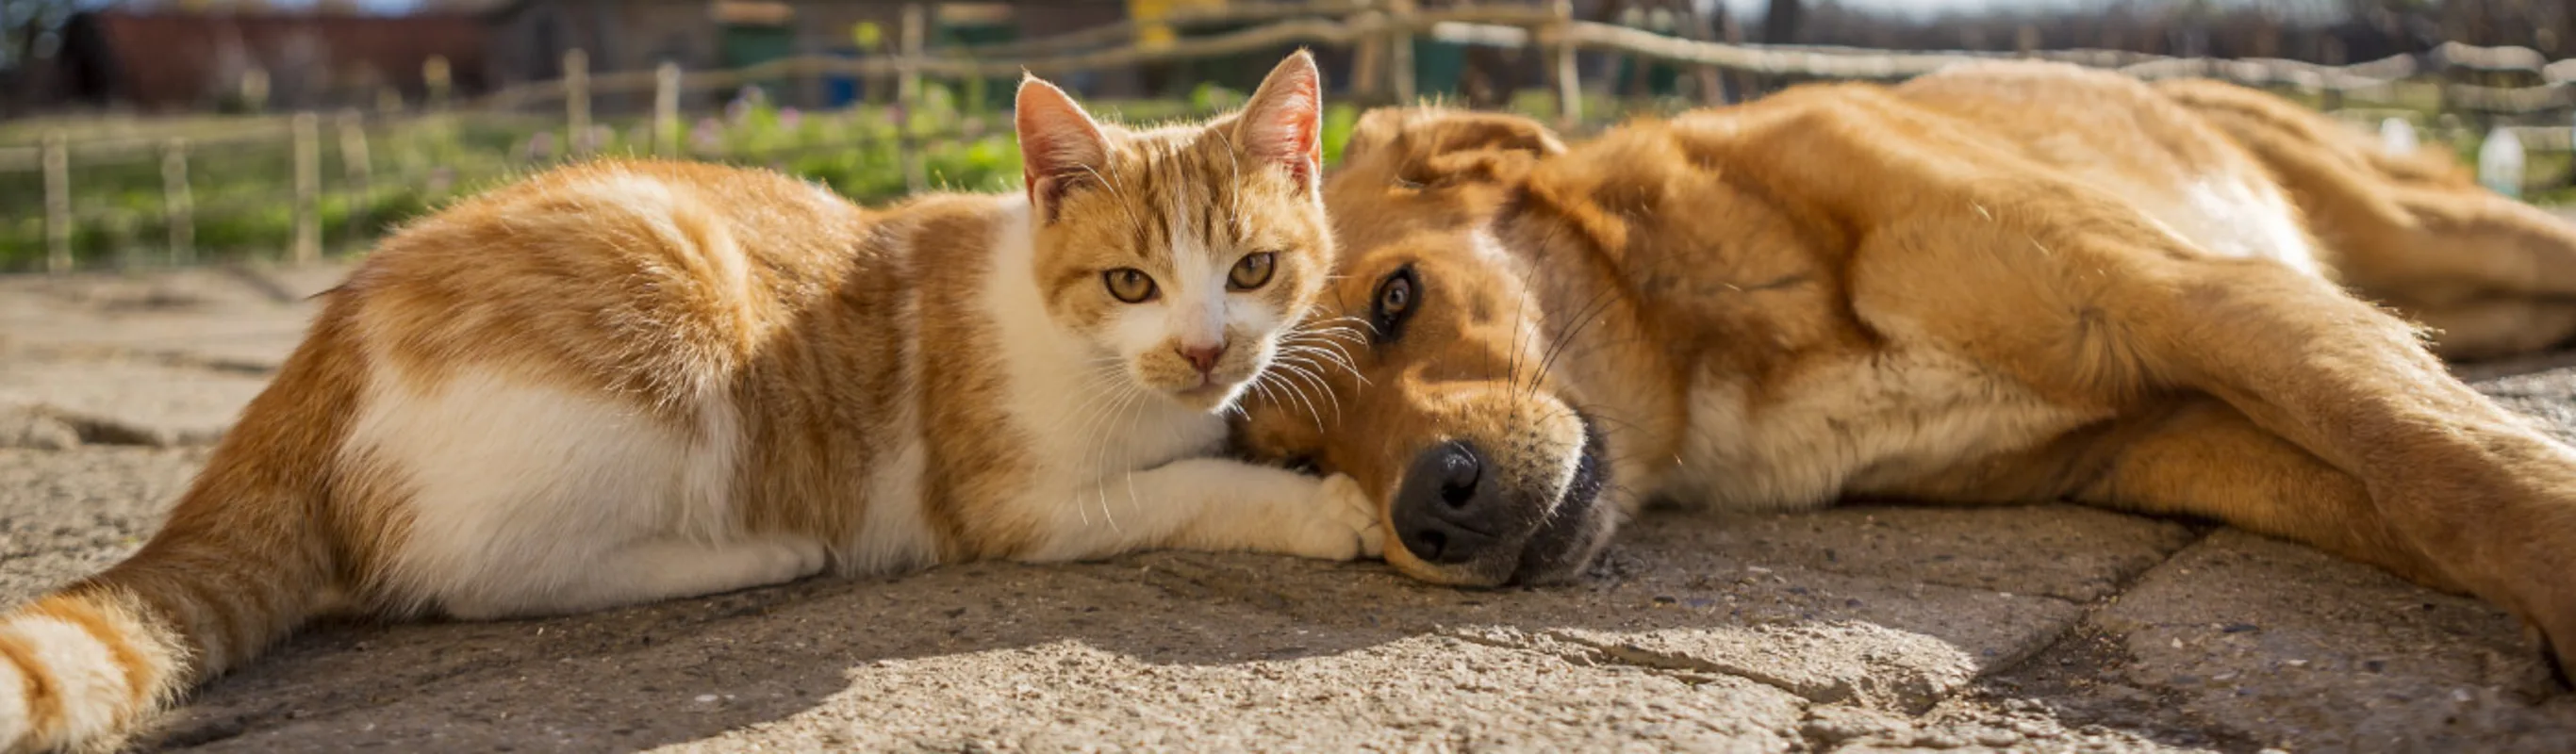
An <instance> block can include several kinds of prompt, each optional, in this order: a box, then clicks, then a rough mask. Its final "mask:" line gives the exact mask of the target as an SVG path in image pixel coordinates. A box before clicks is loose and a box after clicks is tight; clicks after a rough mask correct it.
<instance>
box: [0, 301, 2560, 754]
mask: <svg viewBox="0 0 2576 754" xmlns="http://www.w3.org/2000/svg"><path fill="white" fill-rule="evenodd" d="M338 274H339V271H338V270H335V269H327V268H317V269H307V270H293V271H283V272H281V271H227V270H217V269H203V270H190V271H181V272H167V273H154V274H140V275H128V276H79V277H68V278H39V277H20V278H0V603H7V602H11V601H15V600H17V599H20V598H23V597H25V596H28V595H31V594H34V593H36V592H37V591H39V590H42V589H44V588H47V587H50V586H52V585H55V584H58V583H61V582H62V581H65V580H68V579H71V578H76V577H78V576H80V575H82V574H85V573H88V572H91V571H94V570H96V569H98V568H101V567H104V566H105V565H106V564H108V563H111V562H113V561H114V560H115V559H117V558H119V557H122V556H123V555H124V554H126V553H128V552H130V551H131V550H132V549H133V548H134V547H135V546H137V545H138V544H139V543H140V540H141V538H142V537H144V536H146V535H147V534H148V533H149V532H150V531H151V529H152V528H153V527H154V526H155V523H156V521H157V516H158V515H159V512H160V511H161V510H163V509H164V507H165V506H167V505H168V504H169V502H170V501H171V500H172V499H173V498H174V496H175V495H176V494H177V493H178V491H179V490H180V489H181V488H182V487H183V486H184V485H185V484H186V482H187V480H188V477H189V475H190V474H192V473H194V471H195V469H196V467H197V466H198V465H199V464H201V463H203V461H204V458H205V453H206V444H207V443H208V442H209V441H210V440H211V439H213V438H215V437H217V436H218V435H219V434H220V433H221V431H222V430H223V428H224V427H225V425H227V424H228V423H229V422H230V420H231V418H232V415H233V413H234V412H236V411H238V410H239V407H240V406H241V404H242V403H243V402H244V401H246V400H248V399H249V397H250V396H251V395H253V394H255V393H256V392H257V391H258V390H259V389H260V387H261V385H262V384H263V381H264V379H265V376H266V374H267V373H268V372H269V371H270V370H272V369H274V367H275V365H276V364H277V363H278V362H279V361H280V360H281V359H282V358H283V357H284V355H285V353H286V352H287V351H288V350H289V349H291V348H292V347H293V345H294V343H295V342H296V340H297V339H298V338H299V337H300V334H301V328H302V325H303V322H304V320H305V318H306V317H308V316H310V314H311V309H310V308H309V305H307V304H304V303H302V302H301V297H302V296H303V295H304V294H307V293H310V292H312V291H316V290H320V289H321V288H323V287H327V286H328V285H330V284H331V283H333V282H335V281H336V279H337V275H338ZM2570 361H2571V360H2570V359H2567V358H2563V357H2562V358H2556V359H2539V360H2534V361H2531V362H2526V363H2523V364H2520V365H2505V366H2501V367H2483V368H2481V369H2480V370H2478V371H2476V372H2475V376H2478V377H2481V378H2484V379H2486V381H2485V382H2482V383H2481V385H2482V387H2483V389H2486V390H2488V391H2489V392H2491V393H2493V394H2496V395H2498V396H2499V397H2502V398H2505V399H2506V400H2507V401H2508V402H2509V403H2510V404H2511V405H2514V406H2515V407H2516V408H2518V409H2521V410H2524V411H2525V412H2527V413H2531V414H2533V415H2534V416H2537V417H2539V418H2541V419H2542V420H2543V421H2546V422H2551V423H2553V425H2554V426H2556V427H2559V428H2561V429H2562V431H2569V432H2571V433H2576V367H2571V366H2569V362H2570ZM2533 652H2534V650H2533V648H2532V646H2531V645H2530V644H2529V643H2527V642H2526V641H2525V640H2524V639H2523V637H2522V636H2521V635H2520V631H2519V628H2518V626H2516V625H2515V623H2514V622H2513V621H2512V620H2510V619H2509V618H2507V617H2506V616H2505V615H2503V614H2502V613H2501V612H2499V611H2497V610H2494V609H2492V608H2490V607H2488V606H2486V605H2484V604H2481V603H2479V602H2476V601H2474V600H2468V599H2464V598H2459V597H2454V596H2449V595H2443V594H2439V593H2435V592H2431V591H2428V590H2424V589H2421V588H2418V587H2415V586H2413V585H2410V584H2407V583H2405V582H2401V581H2398V580H2396V579H2394V578H2391V577H2389V576H2387V575H2385V574H2382V573H2380V572H2378V571H2375V570H2373V569H2370V568H2367V567H2363V566H2359V565H2355V564H2352V563H2347V562H2344V561H2340V560H2337V559H2335V558H2332V557H2330V556H2326V555H2323V554H2321V553H2318V552H2316V551H2314V550H2310V549H2308V548H2305V547H2301V546H2297V545H2292V544H2287V543H2283V542H2279V541H2275V540H2269V539H2265V538H2261V537H2257V536H2252V535H2248V534H2244V533H2242V532H2238V531H2233V530H2228V529H2224V528H2215V527H2209V526H2205V525H2199V524H2189V523H2183V522H2176V521H2169V520H2159V519H2149V518H2141V517H2135V516H2127V515H2121V514H2114V513H2106V512H2101V511H2094V510H2088V509H2082V508H2076V507H2070V506H2060V505H2042V506H2009V507H1994V508H1982V509H1933V508H1909V507H1883V506H1853V507H1845V508H1839V509H1835V510H1831V511H1826V512H1821V513H1814V514H1802V515H1779V516H1745V517H1722V516H1711V515H1704V514H1692V513H1679V512H1674V513H1655V514H1650V515H1648V516H1647V517H1646V518H1645V520H1642V521H1639V522H1635V523H1633V524H1632V525H1631V527H1630V528H1629V530H1628V531H1627V533H1626V534H1625V535H1623V538H1622V540H1621V543H1620V544H1619V545H1618V546H1617V548H1616V549H1615V550H1614V552H1613V553H1612V555H1611V556H1610V557H1609V558H1608V559H1607V561H1606V562H1605V563H1604V564H1603V565H1602V567H1601V568H1599V569H1598V570H1597V572H1596V573H1595V574H1594V575H1593V576H1592V577H1591V578H1589V579H1587V580H1585V581H1584V582H1582V583H1580V584H1577V585H1573V586H1568V587H1557V588H1548V589H1508V590H1499V591H1461V590H1452V589H1444V588H1438V587H1431V586H1426V585H1422V584H1418V583H1414V582H1412V581H1410V580H1407V579H1404V578H1402V577H1399V576H1396V575H1394V574H1393V573H1391V572H1390V571H1388V570H1386V569H1385V567H1384V566H1382V565H1379V564H1375V563H1359V564H1323V563H1313V562H1306V561H1298V560H1292V559H1286V558H1273V557H1261V556H1249V555H1207V554H1193V553H1153V554H1144V555H1137V556H1132V557H1126V558H1121V559H1118V560H1114V561H1110V562H1105V563H1092V564H1081V565H1070V566H1058V567H1029V566H1017V565H1009V564H976V565H967V566H958V567H950V568H940V569H934V570H930V571H926V572H922V573H917V574H911V575H906V576H900V577H893V578H883V579H866V580H855V581H851V580H820V581H810V582H806V583H800V584H795V585H790V586H786V587H780V588H774V589H764V590H755V591H749V592H742V593H736V594H728V595H720V596H715V597H709V598H705V599H697V600H687V601H680V602H673V603H667V604H659V605H651V606H646V607H640V608H635V609H630V610H622V611H614V612H609V613H603V614H596V615H587V616H579V617H572V618H564V619H556V620H542V621H514V622H499V623H479V624H447V625H398V626H331V627H322V628H318V629H316V630H313V631H310V632H308V633H307V634H305V635H303V636H302V637H300V638H298V639H297V640H296V641H294V642H293V643H291V644H290V645H288V646H287V647H285V648H284V649H282V650H280V651H278V652H277V653H275V654H273V655H271V656H270V657H268V658H266V659H264V660H262V661H260V662H258V663H256V664H255V665H253V666H252V667H251V668H249V669H247V670H246V671H244V672H240V673H236V674H234V675H233V676H231V677H228V678H226V679H223V680H221V681H219V682H217V683H215V684H214V685H212V686H210V687H209V688H207V689H206V690H205V691H204V692H203V693H201V694H199V695H198V696H197V697H196V698H195V699H194V701H193V703H192V704H191V705H190V706H188V707H187V708H185V709H184V710H182V711H180V712H179V713H177V714H176V715H174V716H173V718H172V720H171V722H170V725H169V726H168V727H167V734H166V737H165V738H164V739H163V740H162V744H163V745H164V746H166V747H167V748H172V749H194V750H205V751H259V752H268V751H290V752H291V751H326V750H327V751H342V750H347V749H353V748H372V749H381V750H405V751H410V750H434V751H467V750H516V751H530V750H549V751H552V750H568V751H597V750H629V749H649V748H662V747H667V748H671V749H674V750H688V751H752V750H822V749H835V750H846V749H864V750H888V749H892V750H938V751H969V750H972V751H1003V750H1013V751H1022V750H1025V751H1058V750H1264V751H1268V750H1307V751H1346V750H1355V749H1371V750H1393V751H1451V750H1576V749H1579V750H1587V751H1588V750H1692V751H1814V752H1827V751H1830V752H1880V751H1920V750H1965V751H1974V750H2014V751H2024V750H2027V751H2171V750H2220V751H2256V750H2260V749H2264V748H2279V749H2283V750H2288V751H2462V750H2478V751H2532V752H2565V751H2576V695H2568V694H2562V693H2557V692H2553V691H2551V690H2550V688H2549V686H2548V685H2547V680H2546V678H2545V676H2544V674H2543V671H2542V669H2541V667H2540V665H2539V664H2538V663H2537V662H2535V659H2536V655H2535V654H2534V653H2533Z"/></svg>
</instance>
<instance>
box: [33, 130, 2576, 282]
mask: <svg viewBox="0 0 2576 754" xmlns="http://www.w3.org/2000/svg"><path fill="white" fill-rule="evenodd" d="M926 91H927V92H928V96H927V97H926V98H925V100H924V102H925V104H924V106H923V107H920V108H918V109H917V110H916V111H914V112H910V113H899V112H897V111H896V110H894V109H891V108H886V107H874V106H862V107H856V108H851V109H847V110H838V111H831V112H814V113H798V112H795V111H793V110H785V109H779V108H773V107H768V106H766V105H760V104H757V103H754V104H750V105H746V106H737V107H733V108H728V111H726V112H721V113H710V114H705V115H702V116H698V117H693V118H689V119H686V122H684V123H682V124H681V129H682V133H681V134H680V135H679V136H680V144H681V145H682V150H683V152H684V153H685V156H686V157H689V158H692V159H700V160H707V161H713V162H722V163H729V164H738V165H751V166H760V167H767V168H770V169H774V170H779V171H781V172H785V173H788V174H791V175H795V176H799V177H802V178H805V179H808V180H813V181H816V182H818V183H821V184H824V185H827V186H829V187H831V188H832V189H833V190H834V191H837V192H839V193H841V194H844V195H846V196H849V197H850V198H852V199H854V200H857V201H861V202H868V203H882V202H885V201H889V200H892V199H896V198H899V197H902V196H903V195H905V194H906V193H907V192H908V188H909V187H908V186H907V185H906V182H905V177H904V167H903V162H904V161H903V154H904V150H905V149H907V148H911V149H917V150H919V152H920V155H921V159H922V162H923V166H924V168H925V173H926V174H927V176H928V178H929V183H930V187H932V188H939V189H951V190H961V191H1007V190H1011V189H1014V188H1016V187H1017V186H1018V183H1019V175H1020V171H1019V157H1020V156H1019V151H1018V147H1017V145H1016V144H1015V143H1014V140H1013V139H1012V138H1011V134H1010V124H1009V123H1008V121H1007V119H1006V118H1005V117H1003V116H1001V115H999V114H995V113H989V112H985V111H983V109H982V107H981V106H980V105H979V104H977V103H979V102H980V100H979V99H976V98H971V97H969V98H955V97H952V96H951V95H950V93H949V92H948V91H947V90H945V89H943V88H938V87H932V88H930V89H928V90H926ZM960 99H963V100H964V102H965V104H963V105H961V104H959V100H960ZM1240 99H1241V96H1240V94H1239V93H1236V92H1231V91H1227V90H1224V89H1220V88H1215V87H1201V88H1200V89H1198V90H1197V91H1195V92H1193V93H1192V94H1191V95H1190V96H1188V97H1184V98H1175V99H1170V100H1154V101H1143V102H1111V103H1102V104H1099V105H1096V106H1095V110H1097V111H1099V112H1101V113H1102V114H1103V115H1105V116H1108V117H1113V118H1117V119H1119V120H1121V121H1124V122H1129V123H1139V122H1155V121H1166V120H1172V119H1178V118H1188V117H1198V116H1201V115H1203V114H1206V113H1211V112H1215V111H1218V110H1221V109H1224V108H1227V107H1231V106H1234V105H1236V104H1239V102H1240ZM1687 104H1688V103H1687V102H1684V101H1681V100H1669V101H1626V100H1618V99H1613V98H1609V97H1604V96H1592V97H1587V98H1586V101H1585V102H1584V112H1585V114H1586V115H1588V116H1590V117H1589V118H1587V123H1589V124H1595V125H1597V124H1605V123H1609V122H1613V121H1616V120H1620V119H1625V118H1628V117H1633V116H1637V115H1645V114H1666V113H1670V112H1675V111H1678V110H1680V109H1683V108H1684V107H1686V106H1687ZM1511 108H1512V109H1513V110H1516V111H1519V112H1522V113H1525V114H1530V115H1534V116H1538V117H1542V118H1549V119H1552V118H1553V111H1554V104H1553V100H1552V97H1551V96H1550V95H1549V93H1547V92H1544V91H1531V92H1524V93H1522V94H1521V95H1520V96H1517V97H1515V98H1514V100H1513V102H1512V105H1511ZM898 118H900V119H901V120H900V121H899V120H898ZM1357 118H1358V112H1357V111H1356V110H1355V109H1353V108H1351V107H1349V106H1347V105H1337V106H1333V107H1331V108H1330V109H1329V110H1328V111H1327V113H1326V115H1325V122H1324V145H1325V147H1324V148H1325V160H1326V161H1327V163H1328V164H1329V163H1332V162H1336V161H1338V160H1339V159H1340V156H1341V147H1342V145H1343V142H1345V141H1346V140H1347V139H1348V138H1349V134H1350V130H1351V127H1352V124H1353V123H1354V122H1355V121H1356V120H1357ZM74 125H79V124H75V123H65V122H57V123H52V124H45V126H46V127H43V128H39V127H34V126H19V127H14V128H0V146H11V145H16V144H25V143H27V142H26V141H25V139H31V138H41V136H40V134H41V133H43V132H45V131H48V130H51V129H52V128H57V127H68V126H74ZM91 125H93V126H95V125H96V124H91ZM227 128H235V130H237V127H235V126H231V125H227V122H226V121H223V120H219V119H212V118H180V119H175V120H171V121H168V122H160V121H144V122H141V123H139V124H135V125H131V126H117V127H114V128H93V129H92V130H93V132H95V131H99V130H105V131H113V132H119V133H128V134H132V133H150V134H153V135H155V136H162V135H177V134H202V133H215V132H219V131H223V130H225V129H227ZM561 128H562V126H561V122H560V120H558V119H554V118H550V117H546V116H512V115H491V114H482V115H471V116H468V115H457V116H450V117H446V118H415V119H412V120H409V121H405V122H401V123H394V124H378V125H377V126H375V127H372V128H370V130H369V131H368V134H367V138H368V153H369V157H370V159H369V160H368V167H369V169H370V171H371V177H370V180H369V181H368V182H367V184H366V186H365V189H364V190H363V191H361V190H360V189H359V186H358V185H357V184H355V183H354V182H353V181H351V180H350V178H349V175H350V173H349V171H348V170H347V167H348V166H346V165H344V164H343V162H342V158H341V154H340V151H339V141H338V138H339V135H338V133H337V131H336V129H334V128H332V127H331V126H330V124H329V121H325V128H324V129H323V131H322V149H321V150H320V153H319V157H320V165H319V166H320V171H319V172H320V176H321V178H322V191H321V193H320V195H319V201H318V205H319V206H318V207H317V214H318V216H319V219H320V223H321V225H322V228H323V239H324V244H325V246H326V248H328V249H331V250H334V251H357V250H363V249H364V248H366V247H367V246H368V245H369V244H371V243H373V242H374V241H375V239H377V238H378V237H380V236H381V235H382V234H384V233H385V232H388V231H390V230H392V229H394V228H396V227H399V225H400V224H401V223H403V222H405V221H408V220H410V219H412V218H416V217H419V216H420V215H422V214H425V213H428V212H431V211H434V210H436V209H437V208H439V207H441V206H443V205H445V204H446V203H448V202H450V201H453V200H454V199H455V198H457V197H459V196H466V195H471V194H473V193H475V192H477V191H481V190H483V189H487V188H490V187H492V186H495V185H498V184H501V183H504V182H507V181H510V180H513V179H516V178H519V177H524V176H526V175H528V174H530V173H533V172H536V171H540V170H544V169H547V168H550V167H552V166H555V165H560V164H563V163H565V162H567V161H568V160H569V154H568V152H569V150H567V149H566V146H567V145H566V141H567V139H568V136H567V134H565V133H564V132H563V131H562V130H561ZM905 128H909V129H910V131H911V133H912V134H914V136H913V138H912V139H910V140H909V141H907V139H906V138H905V131H904V129H905ZM586 138H589V139H591V140H593V142H594V145H595V148H594V149H593V151H592V153H593V154H595V155H600V156H626V155H641V154H649V153H651V152H652V150H653V142H654V140H653V138H652V134H651V124H650V123H648V122H645V121H642V120H636V119H617V120H610V121H606V122H602V123H600V124H599V125H598V126H597V127H595V128H593V129H592V133H591V134H589V135H588V136H587V137H586ZM13 142H14V144H13ZM2451 146H2452V147H2453V148H2454V149H2456V150H2458V151H2459V154H2461V155H2462V157H2463V159H2464V160H2465V161H2466V164H2470V165H2474V164H2475V155H2476V149H2477V144H2476V143H2474V142H2469V143H2454V144H2452V145H2451ZM291 153H292V150H291V148H290V145H289V144H287V143H286V142H285V140H284V139H283V138H278V139H262V140H260V141H256V142H251V143H228V144H224V145H222V146H208V147H203V148H198V149H196V150H194V151H192V153H191V157H190V161H189V188H190V192H191V194H192V195H193V197H194V203H195V211H194V212H193V217H194V220H195V222H194V227H195V235H194V246H195V253H196V257H195V258H196V259H197V260H201V261H207V260H232V259H255V258H267V257H273V256H275V255H278V254H281V253H283V251H284V250H285V249H286V248H287V247H288V246H289V244H290V242H291V239H292V238H293V233H294V210H293V206H292V205H293V196H294V192H293V175H292V172H293V171H292V164H293V163H292V154H291ZM2571 157H2576V155H2571V154H2569V153H2566V152H2535V153H2533V155H2532V157H2531V164H2530V167H2529V169H2528V173H2527V175H2529V176H2530V177H2531V179H2532V181H2533V182H2534V184H2535V185H2536V186H2540V185H2545V186H2547V188H2545V189H2541V190H2537V191H2535V192H2534V193H2532V194H2531V195H2529V196H2526V197H2525V198H2526V199H2528V200H2530V201H2533V202H2535V203H2576V185H2570V184H2571V181H2569V180H2567V179H2566V177H2567V176H2568V175H2570V172H2571V171H2576V165H2571V163H2570V159H2571ZM73 168H74V169H73V174H72V178H73V182H72V194H73V207H74V215H75V220H76V221H75V223H74V226H75V227H74V228H73V230H72V233H71V242H72V244H71V245H72V248H73V252H74V256H75V259H76V261H77V263H78V264H80V265H81V266H111V265H113V266H131V265H137V264H150V263H152V262H154V261H155V260H161V259H167V258H168V256H169V249H170V245H169V242H168V239H169V238H170V232H169V228H168V227H167V223H166V221H165V220H164V217H163V187H162V176H161V168H160V161H159V159H158V158H157V157H156V156H154V155H150V154H143V155H137V156H136V157H135V158H134V159H130V160H127V161H123V162H113V163H99V162H95V161H93V162H86V163H84V162H75V164H74V166H73ZM35 177H36V176H35V174H33V173H18V174H15V175H14V176H13V177H12V179H10V180H0V272H5V271H21V270H31V269H38V268H41V267H42V265H43V262H44V255H45V248H46V242H45V228H44V220H43V216H44V205H43V187H42V182H41V181H37V180H33V179H34V178H35ZM17 178H24V179H26V180H18V179H17Z"/></svg>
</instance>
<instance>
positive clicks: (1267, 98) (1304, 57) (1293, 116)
mask: <svg viewBox="0 0 2576 754" xmlns="http://www.w3.org/2000/svg"><path fill="white" fill-rule="evenodd" d="M1323 127H1324V74H1323V72H1322V71H1318V70H1316V69H1315V56H1314V55H1312V54H1309V53H1307V52H1306V51H1305V50H1302V49H1301V50H1298V51H1297V52H1296V54H1293V55H1289V56H1288V59H1287V60H1282V61H1279V67H1277V68H1272V69H1270V75H1269V77H1267V78H1263V79H1262V80H1261V88H1260V89H1256V90H1254V91H1253V92H1252V99H1251V100H1250V101H1248V102H1246V103H1245V104H1244V106H1243V114H1242V115H1241V116H1238V117H1236V118H1235V122H1234V143H1235V144H1236V145H1237V148H1239V149H1241V150H1242V151H1243V153H1244V154H1245V155H1246V156H1249V157H1252V158H1254V159H1257V160H1260V161H1262V162H1265V163H1269V164H1271V165H1275V166H1278V167H1279V168H1280V169H1282V170H1286V171H1288V174H1289V175H1290V176H1293V177H1295V178H1296V179H1297V185H1298V186H1299V187H1300V188H1303V189H1305V190H1306V191H1307V192H1308V193H1310V194H1311V193H1312V192H1313V191H1314V188H1315V177H1316V175H1317V174H1318V173H1320V172H1321V170H1322V168H1321V166H1322V164H1323V160H1324V133H1323Z"/></svg>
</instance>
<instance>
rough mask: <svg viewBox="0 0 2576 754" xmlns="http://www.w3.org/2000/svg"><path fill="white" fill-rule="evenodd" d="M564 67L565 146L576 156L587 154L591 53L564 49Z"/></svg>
mask: <svg viewBox="0 0 2576 754" xmlns="http://www.w3.org/2000/svg"><path fill="white" fill-rule="evenodd" d="M563 71H564V142H565V144H564V146H566V147H569V149H568V150H566V151H568V152H570V153H571V154H572V155H573V156H575V157H587V156H589V155H590V144H589V141H590V53H587V52H583V51H581V50H566V51H565V52H564V57H563Z"/></svg>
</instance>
